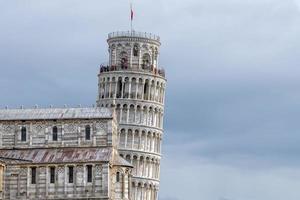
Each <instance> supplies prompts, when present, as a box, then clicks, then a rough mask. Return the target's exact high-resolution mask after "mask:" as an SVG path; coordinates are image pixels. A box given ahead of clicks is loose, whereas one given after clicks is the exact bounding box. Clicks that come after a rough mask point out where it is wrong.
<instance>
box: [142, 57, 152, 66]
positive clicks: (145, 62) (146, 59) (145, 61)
mask: <svg viewBox="0 0 300 200" xmlns="http://www.w3.org/2000/svg"><path fill="white" fill-rule="evenodd" d="M150 65H151V57H150V55H149V54H148V53H145V54H144V55H143V59H142V68H143V69H150Z"/></svg>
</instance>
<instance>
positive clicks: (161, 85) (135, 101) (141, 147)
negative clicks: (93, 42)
mask: <svg viewBox="0 0 300 200" xmlns="http://www.w3.org/2000/svg"><path fill="white" fill-rule="evenodd" d="M107 42H108V46H109V49H108V51H109V62H108V64H105V65H101V67H100V73H99V84H98V87H99V91H98V92H99V95H98V100H97V105H98V106H100V107H111V106H115V109H116V114H117V121H118V123H119V130H118V131H119V132H118V141H119V147H118V148H119V152H120V155H121V156H122V157H124V158H125V159H126V160H127V161H129V162H130V163H131V164H132V165H133V166H134V170H133V177H132V178H131V182H132V190H131V192H130V193H131V194H130V195H131V200H157V198H158V188H159V179H160V160H161V142H162V136H163V115H164V97H165V88H166V79H165V72H164V70H162V69H160V68H159V65H158V57H159V47H160V38H159V37H158V36H155V35H153V34H148V33H140V32H135V31H133V32H114V33H111V34H109V35H108V40H107Z"/></svg>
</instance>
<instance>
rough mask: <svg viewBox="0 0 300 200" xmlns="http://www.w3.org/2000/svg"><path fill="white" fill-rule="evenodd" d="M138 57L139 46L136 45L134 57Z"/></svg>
mask: <svg viewBox="0 0 300 200" xmlns="http://www.w3.org/2000/svg"><path fill="white" fill-rule="evenodd" d="M138 55H139V47H138V45H134V47H133V56H138Z"/></svg>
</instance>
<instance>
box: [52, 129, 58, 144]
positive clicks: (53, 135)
mask: <svg viewBox="0 0 300 200" xmlns="http://www.w3.org/2000/svg"><path fill="white" fill-rule="evenodd" d="M57 132H58V130H57V127H56V126H54V127H53V130H52V140H53V141H57Z"/></svg>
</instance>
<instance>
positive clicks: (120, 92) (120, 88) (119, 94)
mask: <svg viewBox="0 0 300 200" xmlns="http://www.w3.org/2000/svg"><path fill="white" fill-rule="evenodd" d="M117 86H118V89H117V98H121V97H122V91H123V84H122V78H119V80H118V85H117Z"/></svg>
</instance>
